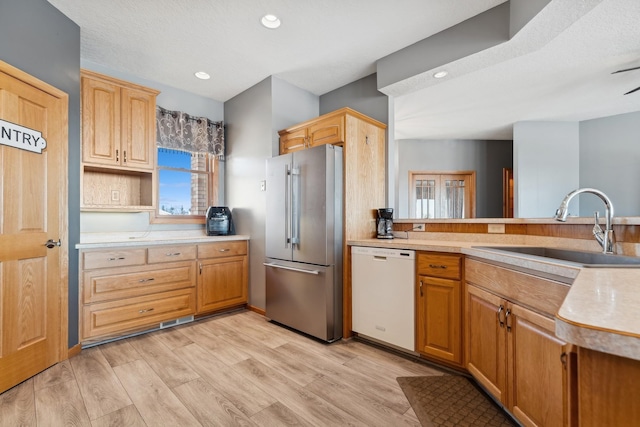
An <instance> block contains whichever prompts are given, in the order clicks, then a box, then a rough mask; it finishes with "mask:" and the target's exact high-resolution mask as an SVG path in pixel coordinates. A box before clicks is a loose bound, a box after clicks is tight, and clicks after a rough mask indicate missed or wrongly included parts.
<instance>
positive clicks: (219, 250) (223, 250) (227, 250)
mask: <svg viewBox="0 0 640 427" xmlns="http://www.w3.org/2000/svg"><path fill="white" fill-rule="evenodd" d="M230 250H231V249H218V252H229V251H230Z"/></svg>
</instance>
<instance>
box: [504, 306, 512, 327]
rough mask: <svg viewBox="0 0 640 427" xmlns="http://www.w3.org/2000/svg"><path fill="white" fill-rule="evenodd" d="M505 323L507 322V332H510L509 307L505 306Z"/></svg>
mask: <svg viewBox="0 0 640 427" xmlns="http://www.w3.org/2000/svg"><path fill="white" fill-rule="evenodd" d="M505 323H506V324H507V332H511V309H510V308H507V314H506V316H505Z"/></svg>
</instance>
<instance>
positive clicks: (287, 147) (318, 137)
mask: <svg viewBox="0 0 640 427" xmlns="http://www.w3.org/2000/svg"><path fill="white" fill-rule="evenodd" d="M338 111H339V112H334V113H329V114H327V115H325V116H321V117H319V118H317V119H315V120H312V121H310V122H305V123H301V124H299V125H296V126H294V127H292V128H289V129H285V130H281V131H280V132H279V134H280V154H286V153H291V152H293V151H298V150H303V149H305V148H311V147H315V146H318V145H323V144H343V143H344V139H345V132H344V124H345V113H344V112H340V111H341V110H338Z"/></svg>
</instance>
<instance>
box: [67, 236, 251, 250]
mask: <svg viewBox="0 0 640 427" xmlns="http://www.w3.org/2000/svg"><path fill="white" fill-rule="evenodd" d="M236 240H250V237H249V236H248V235H244V234H238V235H233V236H206V235H203V236H185V237H166V238H162V237H153V238H146V237H130V238H129V240H113V241H93V242H80V243H77V244H76V245H75V248H76V249H104V248H125V247H137V246H157V245H182V244H189V243H216V242H229V241H236Z"/></svg>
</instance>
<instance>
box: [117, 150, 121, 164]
mask: <svg viewBox="0 0 640 427" xmlns="http://www.w3.org/2000/svg"><path fill="white" fill-rule="evenodd" d="M118 162H120V150H116V163H118Z"/></svg>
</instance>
